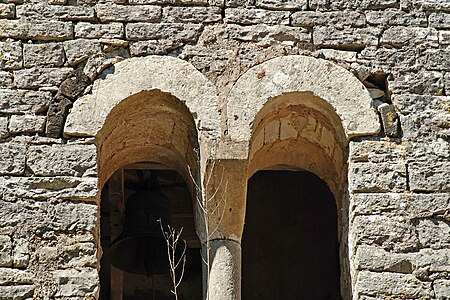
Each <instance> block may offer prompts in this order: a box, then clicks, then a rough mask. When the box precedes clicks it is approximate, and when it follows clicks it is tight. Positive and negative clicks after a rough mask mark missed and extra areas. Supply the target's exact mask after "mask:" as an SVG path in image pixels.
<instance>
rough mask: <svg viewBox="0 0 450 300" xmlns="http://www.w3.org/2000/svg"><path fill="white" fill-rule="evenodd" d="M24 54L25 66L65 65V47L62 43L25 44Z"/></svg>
mask: <svg viewBox="0 0 450 300" xmlns="http://www.w3.org/2000/svg"><path fill="white" fill-rule="evenodd" d="M23 56H24V58H23V60H24V66H25V67H34V66H39V65H46V66H51V67H60V66H62V65H64V49H63V46H62V44H60V43H44V44H24V45H23Z"/></svg>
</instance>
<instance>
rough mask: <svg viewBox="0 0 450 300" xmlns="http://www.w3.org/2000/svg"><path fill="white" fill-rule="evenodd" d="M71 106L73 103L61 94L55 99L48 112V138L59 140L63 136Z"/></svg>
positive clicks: (46, 129) (46, 130)
mask: <svg viewBox="0 0 450 300" xmlns="http://www.w3.org/2000/svg"><path fill="white" fill-rule="evenodd" d="M71 104H72V101H71V100H70V99H69V98H67V97H65V96H64V95H62V94H60V93H58V94H57V95H56V96H55V97H54V98H53V100H52V102H51V104H50V107H49V109H48V112H47V124H46V128H45V133H46V134H47V136H48V137H52V138H58V137H60V136H61V133H62V128H63V127H64V119H65V117H66V115H67V111H68V110H69V107H70V105H71Z"/></svg>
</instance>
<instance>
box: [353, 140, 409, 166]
mask: <svg viewBox="0 0 450 300" xmlns="http://www.w3.org/2000/svg"><path fill="white" fill-rule="evenodd" d="M349 151H350V153H349V158H350V160H351V161H353V162H375V163H377V162H394V161H404V160H405V158H406V146H405V145H403V144H397V143H395V142H390V141H377V140H375V141H369V140H362V141H350V144H349Z"/></svg>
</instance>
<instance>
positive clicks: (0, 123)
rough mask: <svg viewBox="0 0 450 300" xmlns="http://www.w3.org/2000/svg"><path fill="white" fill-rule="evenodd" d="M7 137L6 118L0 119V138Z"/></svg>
mask: <svg viewBox="0 0 450 300" xmlns="http://www.w3.org/2000/svg"><path fill="white" fill-rule="evenodd" d="M8 135H9V132H8V117H0V138H5V137H7V136H8Z"/></svg>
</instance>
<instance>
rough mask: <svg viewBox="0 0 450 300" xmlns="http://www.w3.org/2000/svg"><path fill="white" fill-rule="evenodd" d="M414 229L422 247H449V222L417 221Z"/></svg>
mask: <svg viewBox="0 0 450 300" xmlns="http://www.w3.org/2000/svg"><path fill="white" fill-rule="evenodd" d="M414 229H415V230H416V231H417V234H418V236H419V242H420V245H422V247H427V248H433V249H441V248H449V247H450V222H448V221H445V220H441V219H419V220H417V221H416V223H415V228H414Z"/></svg>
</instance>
